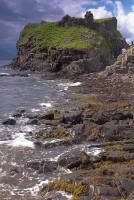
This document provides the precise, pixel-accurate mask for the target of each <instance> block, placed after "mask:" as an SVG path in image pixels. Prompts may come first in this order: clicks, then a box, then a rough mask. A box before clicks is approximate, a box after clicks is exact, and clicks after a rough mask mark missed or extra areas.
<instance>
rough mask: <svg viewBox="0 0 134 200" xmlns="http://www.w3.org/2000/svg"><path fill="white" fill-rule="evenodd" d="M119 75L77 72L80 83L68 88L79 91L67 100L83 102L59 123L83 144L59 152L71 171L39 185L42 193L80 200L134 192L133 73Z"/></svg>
mask: <svg viewBox="0 0 134 200" xmlns="http://www.w3.org/2000/svg"><path fill="white" fill-rule="evenodd" d="M120 64H121V62H119V60H118V65H120ZM122 70H124V69H122ZM124 73H126V72H124ZM123 76H124V75H119V74H117V73H116V74H114V75H113V74H112V73H111V75H110V74H109V75H108V76H105V78H104V77H102V76H100V73H97V74H90V75H89V74H88V75H86V76H82V77H79V80H83V79H84V81H83V84H82V85H81V86H79V87H75V88H71V89H70V91H71V92H75V93H77V94H79V95H76V96H75V97H73V98H72V99H71V101H70V102H68V105H69V104H70V105H71V106H72V103H74V105H76V104H77V105H79V103H80V102H83V103H84V104H83V106H81V107H77V108H76V109H75V111H74V112H72V113H66V115H64V117H63V116H62V120H61V121H60V124H61V123H62V126H63V127H66V131H67V133H68V134H67V135H66V137H68V138H69V140H70V141H71V143H70V144H71V145H75V144H76V143H77V144H79V145H81V144H83V148H81V149H75V150H74V151H73V150H72V151H71V152H67V153H66V154H63V155H61V156H60V157H59V158H58V164H59V166H61V167H64V168H66V169H69V170H71V172H70V174H62V176H61V177H60V179H59V180H57V181H54V182H52V183H49V184H48V185H47V186H45V187H44V188H42V191H41V193H42V194H43V196H44V198H45V197H47V195H48V194H51V193H52V192H54V191H65V192H67V193H68V194H72V196H73V198H74V199H79V200H86V199H88V200H89V199H91V200H92V199H117V200H118V199H133V198H134V194H133V192H134V181H133V179H134V117H133V116H134V96H133V95H134V93H133V92H134V90H133V89H134V85H133V79H132V77H131V78H130V77H129V78H128V79H125V80H124V78H123ZM125 76H127V77H128V75H126V74H125ZM85 77H86V79H85ZM126 83H127V84H126ZM76 111H77V113H81V115H80V118H79V120H78V121H77V120H76V121H75V120H74V119H75V118H74V116H76ZM71 116H72V117H71ZM85 142H86V143H85ZM50 191H51V192H50Z"/></svg>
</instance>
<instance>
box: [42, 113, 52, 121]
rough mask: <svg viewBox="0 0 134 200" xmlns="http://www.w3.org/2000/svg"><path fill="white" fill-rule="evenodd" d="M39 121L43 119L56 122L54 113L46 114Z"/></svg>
mask: <svg viewBox="0 0 134 200" xmlns="http://www.w3.org/2000/svg"><path fill="white" fill-rule="evenodd" d="M39 119H40V120H42V119H46V120H54V113H53V112H52V113H46V114H43V115H41V116H39Z"/></svg>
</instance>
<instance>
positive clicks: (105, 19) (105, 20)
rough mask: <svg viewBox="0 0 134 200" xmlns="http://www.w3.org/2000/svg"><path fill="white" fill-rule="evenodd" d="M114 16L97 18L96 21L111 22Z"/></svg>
mask: <svg viewBox="0 0 134 200" xmlns="http://www.w3.org/2000/svg"><path fill="white" fill-rule="evenodd" d="M112 20H113V18H112V17H110V18H102V19H95V22H97V23H105V22H109V21H112Z"/></svg>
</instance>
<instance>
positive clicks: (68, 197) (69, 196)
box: [58, 191, 73, 200]
mask: <svg viewBox="0 0 134 200" xmlns="http://www.w3.org/2000/svg"><path fill="white" fill-rule="evenodd" d="M58 193H61V194H62V195H63V196H65V197H67V199H68V200H72V198H73V196H72V195H68V194H67V193H66V192H63V191H58Z"/></svg>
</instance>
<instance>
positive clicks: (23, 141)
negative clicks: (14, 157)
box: [8, 133, 34, 148]
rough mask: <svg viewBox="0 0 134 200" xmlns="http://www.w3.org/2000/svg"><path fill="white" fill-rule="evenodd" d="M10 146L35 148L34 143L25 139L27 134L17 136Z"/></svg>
mask: <svg viewBox="0 0 134 200" xmlns="http://www.w3.org/2000/svg"><path fill="white" fill-rule="evenodd" d="M8 145H11V146H13V147H19V146H23V147H30V148H34V143H33V142H32V141H29V140H27V139H26V138H25V134H23V133H17V134H16V135H15V139H14V140H12V141H10V142H9V143H8Z"/></svg>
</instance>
